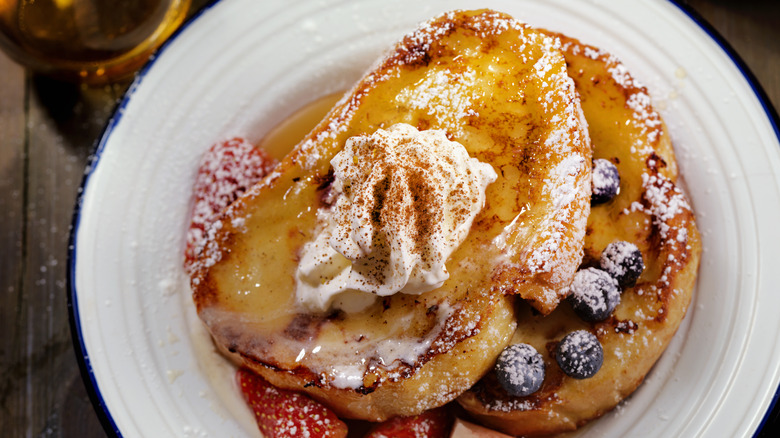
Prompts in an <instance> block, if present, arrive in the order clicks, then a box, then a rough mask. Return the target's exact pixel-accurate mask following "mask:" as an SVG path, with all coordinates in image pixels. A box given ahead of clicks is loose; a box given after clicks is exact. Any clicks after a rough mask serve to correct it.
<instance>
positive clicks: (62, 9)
mask: <svg viewBox="0 0 780 438" xmlns="http://www.w3.org/2000/svg"><path fill="white" fill-rule="evenodd" d="M189 6H190V0H0V48H2V49H3V50H5V51H6V52H7V53H8V55H9V56H10V57H11V58H13V59H14V60H16V61H17V62H19V63H20V64H22V65H24V66H26V67H28V68H30V69H32V70H34V71H37V72H39V73H42V74H46V75H49V76H54V77H57V78H60V79H64V80H70V81H77V82H83V83H87V84H91V85H100V84H106V83H110V82H115V81H118V80H122V79H125V78H127V77H129V76H131V75H132V74H133V73H134V72H135V71H136V70H137V69H138V68H140V67H141V66H142V65H143V64H144V63H145V62H146V60H147V59H148V57H149V55H150V54H151V53H152V52H153V51H154V50H155V49H156V48H157V47H159V46H160V44H162V43H163V42H164V41H165V40H166V39H167V38H168V37H169V36H170V35H171V33H173V31H175V30H176V28H177V27H179V25H180V24H181V23H182V21H183V20H184V18H185V16H186V14H187V10H188V9H189Z"/></svg>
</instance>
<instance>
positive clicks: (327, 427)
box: [236, 368, 347, 438]
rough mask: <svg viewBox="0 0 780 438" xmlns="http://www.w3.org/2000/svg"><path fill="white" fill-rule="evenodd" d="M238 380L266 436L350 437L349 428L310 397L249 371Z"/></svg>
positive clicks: (274, 437)
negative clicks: (277, 386) (275, 384)
mask: <svg viewBox="0 0 780 438" xmlns="http://www.w3.org/2000/svg"><path fill="white" fill-rule="evenodd" d="M236 379H237V381H238V385H239V387H240V388H241V393H242V394H243V395H244V400H245V401H246V402H247V404H248V405H249V407H250V408H252V412H254V413H255V419H256V420H257V425H258V427H259V428H260V432H262V433H263V435H264V436H266V437H268V438H285V437H311V438H317V437H345V436H347V425H346V424H345V423H344V422H343V421H341V420H339V419H338V417H336V414H334V413H333V412H331V411H330V410H329V409H328V408H326V407H325V406H323V405H321V404H320V403H318V402H316V401H314V400H312V399H310V398H309V397H307V396H305V395H303V394H300V393H297V392H295V391H288V390H284V389H279V388H276V387H274V386H273V385H271V384H270V383H268V382H267V381H265V380H264V379H263V378H262V377H260V376H258V375H256V374H254V373H253V372H252V371H250V370H248V369H246V368H241V369H239V370H238V372H237V373H236Z"/></svg>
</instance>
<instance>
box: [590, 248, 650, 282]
mask: <svg viewBox="0 0 780 438" xmlns="http://www.w3.org/2000/svg"><path fill="white" fill-rule="evenodd" d="M600 265H601V269H603V270H605V271H607V272H609V275H611V276H612V277H614V278H615V279H616V280H617V281H618V284H620V287H622V288H626V287H633V286H634V285H635V284H636V280H637V279H638V278H639V276H640V275H642V271H643V270H644V269H645V262H644V260H642V252H641V251H639V248H637V247H636V245H634V244H633V243H631V242H626V241H623V240H618V241H616V242H612V243H610V244H609V245H607V247H606V249H604V252H602V253H601V260H600Z"/></svg>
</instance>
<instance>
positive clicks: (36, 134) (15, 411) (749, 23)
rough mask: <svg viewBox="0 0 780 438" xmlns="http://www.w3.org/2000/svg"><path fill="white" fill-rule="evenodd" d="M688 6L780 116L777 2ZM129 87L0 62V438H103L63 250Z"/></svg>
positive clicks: (701, 0)
mask: <svg viewBox="0 0 780 438" xmlns="http://www.w3.org/2000/svg"><path fill="white" fill-rule="evenodd" d="M202 3H204V1H196V2H195V4H196V5H197V4H202ZM686 3H687V4H688V5H689V6H690V7H691V8H693V9H694V10H696V11H697V12H698V13H700V14H701V15H702V16H703V17H704V18H705V19H706V20H708V21H709V22H710V23H711V25H712V26H713V27H714V28H715V29H716V30H717V31H718V32H720V33H721V34H722V35H723V36H724V38H725V39H726V40H727V41H728V42H729V43H730V44H731V45H732V46H733V47H734V49H735V50H736V52H737V53H738V54H739V55H740V56H741V57H742V59H743V60H744V61H745V62H746V64H747V65H748V66H749V68H750V69H751V70H752V71H753V73H754V74H755V76H756V77H757V79H758V81H759V83H760V84H761V85H762V86H763V87H764V89H765V90H766V93H767V95H768V96H769V99H770V101H771V102H772V103H773V104H774V105H775V107H778V106H779V105H780V25H778V23H779V22H780V2H775V1H755V0H754V1H740V2H736V1H726V0H688V1H687V2H686ZM126 85H127V84H123V85H122V84H120V85H117V86H112V87H107V88H99V89H90V88H82V87H80V86H75V85H69V84H63V83H59V82H55V81H51V80H47V79H44V78H40V77H36V76H34V75H31V74H30V73H26V72H25V71H24V70H23V69H22V68H20V67H18V66H16V65H15V64H13V63H12V62H11V61H9V60H8V59H7V58H6V57H5V56H4V55H3V54H2V53H0V334H2V336H0V436H3V437H5V436H8V437H85V438H90V437H104V436H106V433H105V431H104V430H103V429H102V427H101V426H100V423H99V421H98V419H97V415H96V414H95V412H94V410H93V408H92V405H91V403H90V402H89V399H88V396H87V392H86V389H85V386H84V384H83V383H82V381H81V377H80V374H79V369H78V366H77V362H76V356H75V354H74V350H73V347H72V345H71V338H70V332H69V330H70V329H69V325H68V316H67V306H66V292H67V291H66V278H67V277H66V264H67V260H66V258H67V239H68V231H69V226H70V221H71V215H72V209H73V203H74V200H75V197H76V193H77V190H78V186H79V183H80V181H81V177H82V174H83V169H84V167H85V165H86V163H87V160H88V155H89V153H90V151H91V148H92V145H93V143H94V141H95V140H96V139H97V137H98V136H99V134H100V132H101V130H102V127H103V125H104V123H105V122H106V120H107V118H108V117H109V115H110V113H111V109H112V108H113V105H114V102H115V99H116V98H117V97H118V96H119V95H121V93H122V92H123V90H124V88H125V87H126ZM777 417H778V415H777V413H775V414H774V416H773V418H774V425H775V427H776V424H777V422H778V418H777ZM772 426H773V425H772V424H770V427H772ZM771 433H772V431H771V430H768V431H765V432H764V433H763V434H762V435H761V436H772V435H771Z"/></svg>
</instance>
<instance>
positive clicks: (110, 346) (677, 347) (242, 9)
mask: <svg viewBox="0 0 780 438" xmlns="http://www.w3.org/2000/svg"><path fill="white" fill-rule="evenodd" d="M485 6H488V7H492V8H495V9H498V10H502V11H505V12H508V13H510V14H512V15H514V16H515V17H517V18H520V19H523V20H525V21H527V22H529V23H531V24H533V25H536V26H542V27H546V28H549V29H553V30H558V31H562V32H565V33H567V34H569V35H571V36H575V37H578V38H580V39H581V40H583V41H584V42H587V43H590V44H594V45H596V46H598V47H601V48H604V49H606V50H609V51H611V52H612V53H614V54H616V55H617V56H618V57H619V58H621V59H622V60H623V61H624V63H625V64H626V65H627V66H628V68H629V69H630V71H631V72H633V74H634V75H635V76H636V77H638V78H639V79H640V80H642V81H643V82H644V83H645V84H646V85H647V86H648V87H649V89H650V90H651V94H652V97H653V98H654V101H655V104H656V106H657V107H658V108H659V109H661V112H662V114H663V116H664V118H665V119H666V121H667V122H668V124H669V127H670V129H671V133H672V137H673V140H674V143H675V146H676V148H677V153H678V158H679V161H680V165H681V168H682V171H683V173H684V175H685V182H686V183H687V188H688V190H689V193H690V195H691V197H692V200H693V203H694V206H695V209H696V212H697V219H698V223H699V226H700V228H701V231H702V234H703V242H704V256H703V260H702V265H701V272H700V276H699V281H698V286H697V295H696V297H695V301H694V303H693V305H692V307H691V309H690V312H689V314H688V317H687V318H686V320H685V322H684V325H683V326H682V327H681V329H680V331H679V332H678V334H677V336H676V338H675V339H674V341H673V343H672V345H671V346H670V349H669V351H667V352H666V354H664V356H663V357H662V358H661V360H660V362H659V363H658V365H657V366H656V368H654V370H653V371H652V372H651V374H650V375H649V376H648V379H647V381H646V383H645V384H644V385H642V386H641V387H640V389H639V390H638V391H637V392H636V393H635V394H634V396H633V397H631V399H630V400H629V401H628V402H627V403H624V404H622V405H621V406H620V407H619V408H618V409H616V410H615V411H613V412H612V413H610V414H609V415H607V416H606V417H605V418H603V419H601V420H599V421H597V422H595V423H594V424H593V425H592V426H591V427H588V428H586V429H585V430H583V431H581V432H580V433H581V434H583V435H585V436H603V435H605V434H608V435H612V436H713V435H716V436H742V435H749V434H751V433H752V432H753V431H755V430H756V429H757V428H758V427H759V425H760V423H761V421H762V418H763V416H764V414H765V412H766V411H767V410H768V409H769V407H770V404H771V402H772V399H773V395H774V394H775V392H776V390H777V388H778V379H779V378H780V349H778V348H776V346H777V345H780V339H778V336H779V335H780V318H777V309H780V294H777V293H776V290H777V285H778V284H780V270H778V269H777V267H776V263H777V260H780V246H779V245H778V242H780V227H778V226H777V219H778V218H780V144H778V130H777V129H778V128H777V124H776V122H773V120H772V116H771V110H769V109H768V108H766V105H767V104H766V103H764V102H763V101H762V100H761V98H760V97H758V96H757V91H756V90H755V89H754V88H753V87H752V86H751V83H750V81H749V80H747V79H746V76H745V74H744V73H743V72H742V71H741V69H740V67H739V66H738V65H737V63H735V61H733V60H732V59H731V58H730V56H729V55H728V53H727V52H726V51H725V50H724V49H723V48H722V47H721V46H720V45H719V44H718V43H717V42H716V41H715V40H714V39H713V37H711V36H710V35H708V33H707V32H705V31H704V30H703V29H702V28H701V27H700V26H699V25H697V24H696V22H695V21H694V20H693V19H691V18H690V17H689V16H688V15H687V14H686V13H685V12H684V11H683V10H681V9H680V8H679V7H677V6H675V5H674V4H673V3H669V2H666V1H652V0H645V1H642V0H638V1H620V2H618V1H612V2H606V1H594V0H591V1H576V2H574V1H570V0H556V1H548V0H526V1H517V0H504V1H500V0H495V1H494V0H484V1H470V0H461V1H444V0H439V1H432V2H420V1H417V0H404V1H400V2H388V1H384V0H377V1H361V2H350V1H317V2H313V1H312V2H297V3H294V4H290V3H288V2H286V1H281V0H280V1H273V2H269V1H263V2H257V1H254V0H224V1H222V2H219V3H217V4H215V5H213V6H212V7H210V8H208V9H207V10H205V12H203V13H202V14H200V15H199V16H198V17H197V19H195V20H194V21H192V22H190V23H189V24H188V25H187V26H186V27H185V28H184V30H183V31H182V32H180V33H179V34H178V35H177V36H176V37H175V38H174V39H173V40H172V41H171V42H170V43H169V44H168V45H166V46H165V48H164V49H163V50H162V51H161V53H160V54H159V56H158V57H157V58H156V59H155V60H154V61H153V62H152V63H150V65H149V67H148V68H147V69H146V70H144V71H143V72H142V74H141V76H140V77H139V79H138V80H137V81H136V83H135V84H134V85H133V87H132V88H131V90H130V91H129V92H128V94H127V96H126V97H125V99H124V101H123V102H122V104H121V106H120V108H119V109H118V112H117V113H116V115H115V117H114V119H113V121H112V122H111V123H110V124H109V126H108V128H107V130H106V133H105V136H104V137H103V139H102V141H101V142H100V144H99V146H98V149H97V152H96V156H95V161H94V164H93V166H91V168H90V169H89V173H88V176H87V178H86V179H85V186H84V189H83V196H82V198H81V199H80V202H79V206H78V208H77V212H76V217H75V222H74V225H75V226H74V235H73V246H72V254H71V256H72V257H71V304H72V317H73V318H72V319H73V329H74V339H75V341H76V343H77V348H78V349H80V350H81V352H82V353H83V357H84V361H83V366H84V372H85V378H86V379H87V382H88V385H90V386H91V389H92V390H93V399H94V401H95V402H96V403H98V404H99V408H98V411H99V412H100V413H101V415H102V416H103V420H104V424H106V426H107V429H109V430H111V431H114V432H116V433H117V434H119V435H122V436H126V437H141V436H155V437H160V436H224V437H228V436H233V437H240V436H256V435H258V432H257V430H256V427H255V424H254V420H253V418H252V416H251V414H250V413H249V411H248V410H247V409H246V408H245V407H244V405H243V403H242V402H241V401H240V398H239V395H238V392H237V391H236V390H235V388H233V386H232V385H233V384H232V370H231V369H230V368H229V367H228V366H227V365H226V364H225V362H224V361H223V360H222V359H221V358H220V357H219V356H218V355H216V354H215V353H214V350H213V348H212V347H211V345H210V343H209V342H208V338H207V336H206V335H205V333H204V330H203V328H202V327H201V326H200V323H199V322H198V320H197V318H196V317H195V315H194V310H193V308H192V305H191V302H190V297H189V291H188V289H187V286H186V279H185V277H184V274H183V272H182V269H181V267H180V266H181V261H182V248H183V238H184V230H185V228H186V226H187V221H188V213H189V199H190V190H191V186H192V182H193V178H194V175H195V171H196V167H197V162H198V159H199V157H200V155H201V153H203V152H204V151H205V150H206V149H207V148H208V147H209V146H210V145H211V144H212V143H214V142H216V141H218V140H221V139H225V138H227V137H232V136H245V137H247V138H249V139H250V140H252V141H257V140H259V139H260V138H262V136H263V135H264V133H266V132H267V131H268V130H269V129H271V128H272V127H274V126H275V125H276V124H277V123H278V122H280V121H281V120H283V119H284V118H285V117H287V116H288V115H290V114H291V113H292V112H294V111H295V110H296V109H297V108H299V107H301V106H302V105H304V104H305V103H307V102H309V101H312V100H314V99H315V98H317V97H319V96H323V95H326V94H329V93H331V92H334V91H336V90H342V89H345V88H347V87H348V86H349V85H351V84H352V83H353V82H354V81H355V80H356V79H357V78H358V77H359V76H360V75H361V73H362V72H363V71H364V69H365V68H367V67H368V66H369V65H370V64H371V63H372V61H373V60H374V59H375V58H377V57H378V56H379V54H380V53H381V52H382V51H383V50H384V49H385V48H386V47H388V46H389V45H390V44H392V43H393V42H394V41H395V40H397V39H398V38H399V37H400V36H401V35H402V34H404V33H405V32H406V31H408V30H410V29H412V28H414V27H415V25H416V24H417V23H418V22H420V21H422V20H425V19H428V18H430V17H432V16H433V15H435V14H437V13H439V12H442V11H445V10H448V9H454V8H474V7H485ZM773 264H774V265H773Z"/></svg>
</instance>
